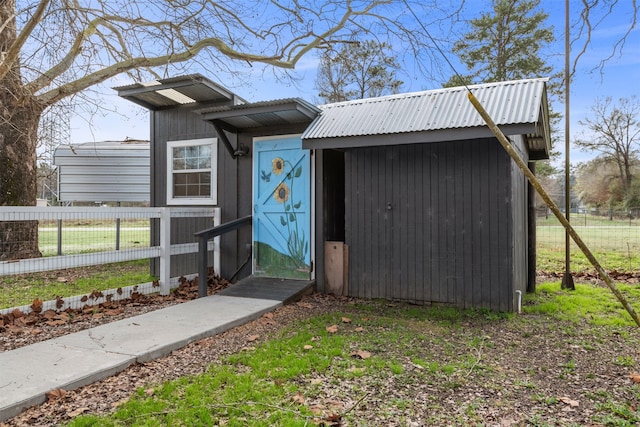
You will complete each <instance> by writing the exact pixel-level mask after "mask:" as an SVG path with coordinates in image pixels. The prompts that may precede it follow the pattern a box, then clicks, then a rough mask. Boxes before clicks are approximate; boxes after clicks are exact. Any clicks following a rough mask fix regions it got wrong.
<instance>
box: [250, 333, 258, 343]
mask: <svg viewBox="0 0 640 427" xmlns="http://www.w3.org/2000/svg"><path fill="white" fill-rule="evenodd" d="M258 338H260V335H257V334H255V335H249V336H248V337H247V342H254V341H255V340H257V339H258Z"/></svg>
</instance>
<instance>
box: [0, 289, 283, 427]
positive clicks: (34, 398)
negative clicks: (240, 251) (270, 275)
mask: <svg viewBox="0 0 640 427" xmlns="http://www.w3.org/2000/svg"><path fill="white" fill-rule="evenodd" d="M281 305H282V302H281V301H279V300H273V299H261V298H246V297H236V296H224V295H213V296H209V297H206V298H201V299H197V300H193V301H189V302H185V303H181V304H178V305H174V306H171V307H168V308H165V309H161V310H156V311H153V312H150V313H146V314H143V315H140V316H135V317H130V318H127V319H123V320H120V321H117V322H112V323H108V324H105V325H102V326H98V327H95V328H92V329H89V330H86V331H82V332H77V333H74V334H70V335H65V336H62V337H60V338H55V339H51V340H48V341H43V342H40V343H37V344H33V345H30V346H26V347H22V348H19V349H16V350H12V351H5V352H2V353H0V422H2V421H4V420H7V419H9V418H12V417H14V416H16V415H17V414H19V413H20V412H22V411H23V410H24V409H26V408H28V407H30V406H33V405H37V404H40V403H42V402H44V401H45V399H46V393H47V392H48V391H51V390H55V389H59V388H62V389H65V390H71V389H74V388H78V387H81V386H83V385H86V384H90V383H93V382H95V381H99V380H101V379H103V378H106V377H108V376H111V375H114V374H116V373H118V372H120V371H122V370H124V369H125V368H126V367H128V366H129V365H131V364H133V363H135V362H146V361H149V360H152V359H155V358H158V357H162V356H166V355H168V354H169V353H171V351H173V350H176V349H178V348H181V347H184V346H185V345H187V344H189V343H191V342H193V341H197V340H199V339H202V338H205V337H209V336H212V335H215V334H219V333H221V332H224V331H226V330H228V329H231V328H233V327H235V326H238V325H241V324H243V323H246V322H249V321H251V320H254V319H257V318H258V317H260V316H261V315H262V314H264V313H266V312H268V311H272V310H274V309H275V308H276V307H279V306H281Z"/></svg>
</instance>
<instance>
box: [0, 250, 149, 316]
mask: <svg viewBox="0 0 640 427" xmlns="http://www.w3.org/2000/svg"><path fill="white" fill-rule="evenodd" d="M153 280H155V278H154V277H152V276H151V275H150V274H149V260H147V259H143V260H136V261H129V262H123V263H117V264H102V265H95V266H91V267H83V268H76V269H72V270H63V271H49V272H43V273H33V274H23V275H15V276H5V277H0V309H2V308H11V307H19V306H22V305H29V304H31V303H32V302H33V300H34V299H35V298H39V299H41V300H43V301H47V300H53V299H56V297H61V298H67V297H71V296H76V295H83V294H88V293H91V292H93V291H94V290H105V289H112V288H119V287H123V286H130V285H138V284H141V283H146V282H151V281H153Z"/></svg>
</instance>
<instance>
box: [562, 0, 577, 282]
mask: <svg viewBox="0 0 640 427" xmlns="http://www.w3.org/2000/svg"><path fill="white" fill-rule="evenodd" d="M564 4H565V17H564V27H565V29H564V85H565V104H564V215H565V218H567V222H571V221H570V220H569V217H570V213H571V188H570V185H571V180H570V171H569V168H570V167H571V164H570V162H569V150H570V135H571V134H570V127H569V94H570V92H569V88H570V80H571V73H570V71H569V68H570V63H569V57H570V54H571V52H570V50H571V46H570V40H569V0H565V3H564ZM564 250H565V257H564V275H563V276H562V284H561V285H560V287H561V288H562V289H571V290H574V289H575V288H576V285H575V284H574V283H573V277H572V276H571V238H570V236H569V231H568V230H566V229H565V233H564Z"/></svg>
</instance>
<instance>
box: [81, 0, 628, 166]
mask: <svg viewBox="0 0 640 427" xmlns="http://www.w3.org/2000/svg"><path fill="white" fill-rule="evenodd" d="M467 1H468V3H467V4H468V7H467V8H466V9H465V14H466V15H467V16H468V17H470V18H473V17H475V16H474V14H475V13H477V12H476V11H477V10H478V9H481V10H487V9H488V7H489V6H488V5H489V4H490V1H489V0H467ZM619 3H622V6H619V9H617V12H616V13H615V14H614V15H612V16H610V17H609V18H607V19H606V20H605V21H604V22H603V24H602V25H601V27H600V28H599V29H597V30H596V31H595V32H594V33H593V34H592V41H593V45H592V46H591V47H590V48H589V50H588V51H587V52H586V54H585V55H584V56H582V58H581V59H580V62H579V66H578V69H577V71H576V74H575V77H574V80H573V82H572V86H571V139H572V140H574V139H576V138H578V137H581V136H588V134H587V133H585V132H586V130H585V128H584V127H582V126H581V125H580V124H579V121H581V120H584V118H585V117H586V116H587V115H588V114H589V112H590V108H591V107H592V106H593V105H594V103H595V101H596V99H598V98H602V97H606V96H611V97H612V98H613V99H614V100H617V99H619V98H620V97H629V96H632V95H636V96H639V97H640V29H638V28H637V29H635V30H634V32H633V33H632V34H631V35H630V37H629V40H628V42H627V44H626V46H625V47H624V50H623V51H622V55H616V56H614V57H613V58H611V59H610V60H609V61H608V62H607V63H606V65H605V67H604V69H603V72H602V73H601V72H600V70H598V69H596V67H597V65H598V64H599V62H600V61H601V60H602V59H603V58H606V57H608V56H609V55H610V54H611V49H612V46H613V44H614V43H615V41H616V40H618V39H619V38H620V37H621V35H622V34H623V33H624V31H626V28H628V26H627V24H628V23H629V22H630V19H631V15H630V13H629V11H630V4H631V2H630V1H629V0H623V1H621V2H619ZM627 3H628V5H627ZM580 7H581V1H580V0H571V1H570V10H571V17H572V18H571V19H572V21H574V20H575V19H576V17H577V16H578V14H579V12H580ZM541 8H542V9H543V10H544V11H545V12H547V13H548V14H549V15H550V16H549V20H548V24H550V25H553V26H554V27H555V29H556V38H557V40H556V43H555V44H554V45H553V46H551V48H550V50H549V52H548V61H549V62H550V63H552V64H553V65H555V66H557V67H558V69H562V67H563V64H564V19H565V6H564V1H560V0H542V1H541ZM461 31H464V29H461ZM442 48H443V49H444V50H445V51H447V47H446V46H443V47H442ZM454 65H456V66H458V64H457V62H455V59H454ZM316 66H317V59H316V57H315V56H314V55H313V54H312V55H309V56H307V57H306V58H304V59H303V60H302V62H301V63H300V64H299V65H298V67H297V69H296V70H295V72H294V73H293V75H294V76H295V77H296V80H297V81H296V82H293V83H292V82H285V81H282V80H279V79H277V78H276V77H275V75H274V72H273V71H270V70H269V69H267V70H261V69H260V67H253V68H249V67H247V73H250V72H252V73H253V75H249V74H248V75H249V76H250V77H249V78H246V79H244V80H245V82H247V81H248V82H250V83H248V84H247V83H243V84H242V86H241V87H240V86H239V84H238V83H237V82H233V81H224V80H218V79H216V76H209V75H207V73H206V72H202V74H204V75H207V77H209V78H211V79H212V80H214V81H217V82H218V83H220V84H222V85H224V86H227V87H230V88H231V89H232V90H233V91H235V92H236V93H237V94H239V95H240V96H242V97H244V98H245V99H247V100H249V101H261V100H269V99H278V98H286V97H301V98H303V99H306V100H308V101H311V102H314V101H316V100H317V98H316V93H317V92H316V90H315V88H314V81H315V78H316ZM437 71H439V72H440V73H442V75H443V76H449V75H450V74H451V71H450V70H448V69H446V68H445V69H441V70H437ZM458 71H459V72H460V73H464V72H465V70H464V69H463V67H461V66H460V68H458ZM275 73H277V71H276V72H275ZM407 77H408V78H406V79H404V80H405V81H407V82H408V83H407V84H405V86H404V87H403V91H406V92H410V91H418V90H424V89H434V88H439V87H440V83H441V82H439V81H429V80H426V79H424V78H422V77H421V76H407ZM444 80H446V78H445V79H444ZM131 82H132V81H131V80H130V79H129V78H128V77H126V76H121V77H118V78H115V79H112V80H111V81H109V82H108V84H107V85H106V86H105V88H107V87H111V86H119V85H125V84H129V83H131ZM235 86H238V87H235ZM103 103H105V104H106V105H112V108H113V109H114V110H117V111H118V113H119V114H116V113H105V114H104V115H96V116H94V117H93V120H92V124H91V125H90V126H89V125H88V124H87V122H86V120H85V119H83V118H81V117H79V116H76V117H75V118H74V119H73V120H72V123H71V127H72V128H71V142H72V143H80V142H88V141H104V140H122V139H124V138H127V137H129V138H138V139H148V138H149V125H148V115H147V114H146V113H145V112H144V111H143V110H140V109H139V108H138V107H135V106H133V104H131V103H129V102H127V101H124V100H121V99H119V98H118V97H117V96H116V95H115V93H114V92H112V91H110V90H105V95H104V100H103ZM554 108H555V109H556V110H557V111H561V112H563V113H564V105H562V104H559V105H555V106H554ZM561 129H562V130H563V129H564V124H561ZM561 145H563V144H561ZM560 148H561V147H560ZM561 151H563V150H561ZM591 157H593V154H592V153H584V152H581V151H580V150H577V149H575V148H572V150H571V152H570V158H571V162H572V163H573V164H575V163H577V162H580V161H584V160H587V159H589V158H591ZM562 162H564V160H562Z"/></svg>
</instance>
